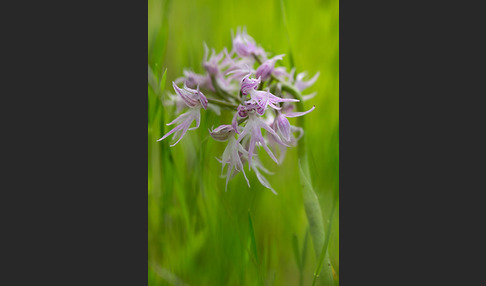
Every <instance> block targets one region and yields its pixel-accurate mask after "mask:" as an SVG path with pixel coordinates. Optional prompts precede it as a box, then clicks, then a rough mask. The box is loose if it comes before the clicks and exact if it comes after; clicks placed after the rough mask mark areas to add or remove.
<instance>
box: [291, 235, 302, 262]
mask: <svg viewBox="0 0 486 286" xmlns="http://www.w3.org/2000/svg"><path fill="white" fill-rule="evenodd" d="M292 246H293V249H294V257H295V262H296V263H297V266H298V267H299V271H302V261H301V260H300V255H299V253H300V252H299V239H298V238H297V235H296V234H295V233H294V234H293V235H292Z"/></svg>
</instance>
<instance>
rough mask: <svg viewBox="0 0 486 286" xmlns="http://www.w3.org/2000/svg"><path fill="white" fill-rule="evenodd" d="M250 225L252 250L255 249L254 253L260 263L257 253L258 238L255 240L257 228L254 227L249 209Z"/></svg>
mask: <svg viewBox="0 0 486 286" xmlns="http://www.w3.org/2000/svg"><path fill="white" fill-rule="evenodd" d="M248 221H249V224H248V227H249V229H250V239H251V250H252V251H253V255H254V257H255V260H256V262H257V263H258V255H257V248H256V240H255V230H254V229H253V222H252V220H251V213H250V211H249V210H248Z"/></svg>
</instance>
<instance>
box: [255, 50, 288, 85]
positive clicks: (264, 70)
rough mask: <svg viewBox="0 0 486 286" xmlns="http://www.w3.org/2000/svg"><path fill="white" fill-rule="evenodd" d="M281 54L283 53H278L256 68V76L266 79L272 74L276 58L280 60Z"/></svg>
mask: <svg viewBox="0 0 486 286" xmlns="http://www.w3.org/2000/svg"><path fill="white" fill-rule="evenodd" d="M283 56H284V55H278V56H275V57H273V58H271V59H269V60H266V61H265V62H263V63H262V64H261V65H260V66H259V67H258V69H257V70H256V76H257V77H260V78H261V79H262V80H263V81H266V80H267V79H268V78H269V77H270V75H271V74H272V72H273V69H274V68H275V63H276V62H277V60H281V59H282V58H283Z"/></svg>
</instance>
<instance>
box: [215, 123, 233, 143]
mask: <svg viewBox="0 0 486 286" xmlns="http://www.w3.org/2000/svg"><path fill="white" fill-rule="evenodd" d="M209 134H210V135H211V137H213V138H214V140H216V141H226V140H228V139H229V138H230V137H231V136H234V135H235V130H234V129H233V126H231V125H221V126H219V127H217V128H216V129H214V130H209Z"/></svg>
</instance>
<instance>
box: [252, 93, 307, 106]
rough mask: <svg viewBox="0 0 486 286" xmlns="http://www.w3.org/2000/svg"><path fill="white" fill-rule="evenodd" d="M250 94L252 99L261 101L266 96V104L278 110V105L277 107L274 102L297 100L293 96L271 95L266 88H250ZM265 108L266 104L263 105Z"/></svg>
mask: <svg viewBox="0 0 486 286" xmlns="http://www.w3.org/2000/svg"><path fill="white" fill-rule="evenodd" d="M250 96H251V99H253V100H254V101H256V102H262V101H263V100H264V99H265V98H266V97H268V102H267V104H268V105H269V106H270V107H272V108H273V109H276V110H280V107H278V106H277V105H276V104H279V103H281V102H298V101H299V100H298V99H294V98H281V97H278V96H275V95H273V94H272V93H270V92H269V91H268V90H267V91H263V90H250ZM265 108H266V106H265Z"/></svg>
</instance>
